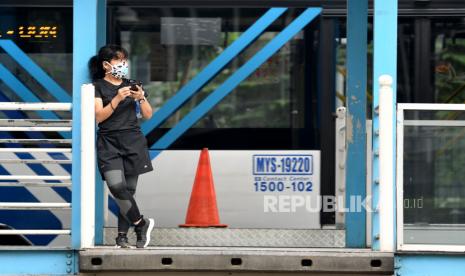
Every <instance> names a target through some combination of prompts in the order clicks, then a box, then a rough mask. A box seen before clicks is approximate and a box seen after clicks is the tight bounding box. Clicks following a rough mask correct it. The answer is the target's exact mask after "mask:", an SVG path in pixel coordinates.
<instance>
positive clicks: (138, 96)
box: [131, 84, 145, 101]
mask: <svg viewBox="0 0 465 276" xmlns="http://www.w3.org/2000/svg"><path fill="white" fill-rule="evenodd" d="M136 87H137V91H134V90H131V97H132V98H134V99H135V100H138V101H139V100H142V99H143V98H144V94H145V93H144V90H142V87H140V86H139V85H137V84H136Z"/></svg>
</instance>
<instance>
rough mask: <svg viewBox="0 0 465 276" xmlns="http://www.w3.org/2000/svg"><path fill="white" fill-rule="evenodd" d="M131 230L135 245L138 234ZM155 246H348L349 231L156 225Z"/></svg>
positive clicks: (109, 241)
mask: <svg viewBox="0 0 465 276" xmlns="http://www.w3.org/2000/svg"><path fill="white" fill-rule="evenodd" d="M131 232H132V229H131V230H130V232H129V235H128V237H129V240H130V242H131V244H135V234H133V233H131ZM116 236H117V230H116V228H105V230H104V239H105V241H104V244H105V245H114V244H115V237H116ZM150 245H151V246H168V247H170V246H174V247H178V246H217V247H228V246H234V247H236V246H244V247H291V248H292V247H302V248H344V247H345V231H344V230H338V229H247V228H155V229H154V230H153V232H152V239H151V242H150Z"/></svg>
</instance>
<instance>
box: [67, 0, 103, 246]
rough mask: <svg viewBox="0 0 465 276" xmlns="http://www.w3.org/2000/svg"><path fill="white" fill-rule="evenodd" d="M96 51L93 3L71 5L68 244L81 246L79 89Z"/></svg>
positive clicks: (92, 0) (88, 0) (80, 1)
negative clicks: (71, 68)
mask: <svg viewBox="0 0 465 276" xmlns="http://www.w3.org/2000/svg"><path fill="white" fill-rule="evenodd" d="M96 48H97V0H74V1H73V132H72V137H73V140H72V141H73V142H72V147H73V155H72V160H73V162H72V199H71V202H72V222H71V244H72V247H73V248H74V249H77V248H79V247H80V245H81V165H80V162H81V153H80V148H81V138H80V137H81V95H80V93H81V85H82V84H84V83H89V81H90V80H89V77H88V76H89V73H88V69H87V62H88V61H89V59H90V58H91V57H92V56H93V55H95V49H96Z"/></svg>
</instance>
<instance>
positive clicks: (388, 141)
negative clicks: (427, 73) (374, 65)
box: [376, 75, 394, 252]
mask: <svg viewBox="0 0 465 276" xmlns="http://www.w3.org/2000/svg"><path fill="white" fill-rule="evenodd" d="M379 87H380V88H379V200H378V205H377V206H376V209H377V210H378V213H379V245H380V250H381V251H391V252H392V251H393V250H394V232H393V230H392V229H393V228H394V189H393V184H394V175H393V171H394V155H393V152H394V132H393V124H392V118H393V115H394V114H393V111H394V110H393V108H392V106H393V97H392V94H393V92H392V77H391V76H389V75H382V76H380V77H379Z"/></svg>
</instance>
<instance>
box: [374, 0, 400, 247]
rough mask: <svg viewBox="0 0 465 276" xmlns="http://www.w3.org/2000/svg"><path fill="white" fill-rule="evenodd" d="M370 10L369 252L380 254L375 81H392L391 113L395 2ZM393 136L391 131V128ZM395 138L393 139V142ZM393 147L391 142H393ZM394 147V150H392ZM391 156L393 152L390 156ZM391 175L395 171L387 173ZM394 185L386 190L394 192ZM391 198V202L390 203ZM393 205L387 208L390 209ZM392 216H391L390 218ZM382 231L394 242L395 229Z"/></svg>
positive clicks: (380, 0)
mask: <svg viewBox="0 0 465 276" xmlns="http://www.w3.org/2000/svg"><path fill="white" fill-rule="evenodd" d="M373 2H374V10H373V48H374V49H373V80H374V81H373V135H372V137H373V139H372V143H373V144H372V146H373V160H372V164H373V171H372V178H373V184H372V186H371V187H372V194H373V196H372V206H373V208H374V212H372V248H373V250H380V249H381V246H380V236H381V231H380V230H381V227H380V216H379V213H378V212H376V206H380V204H379V199H380V197H381V195H380V191H379V188H380V185H379V182H380V175H379V169H380V168H381V166H380V164H379V156H377V153H379V146H380V141H379V117H378V115H379V103H380V99H379V82H378V81H377V80H378V79H379V77H380V76H382V75H386V74H387V75H389V76H391V77H392V80H393V81H392V90H393V93H392V95H391V96H392V105H391V108H392V109H393V110H394V109H395V108H396V107H395V104H396V101H397V100H396V91H397V88H396V79H397V47H396V45H397V8H398V3H397V2H398V0H374V1H373ZM395 122H396V121H395V115H393V117H392V118H391V124H392V125H393V126H394V125H395ZM393 131H394V132H395V129H394V128H393ZM394 138H395V137H393V139H394ZM394 145H395V140H394ZM394 147H395V146H394ZM391 154H392V155H393V156H395V154H396V153H395V152H392V153H391ZM391 173H392V174H393V175H395V173H396V172H395V171H394V170H393V171H392V172H391ZM393 186H394V184H392V185H391V186H390V187H392V188H393V189H394V187H393ZM394 200H395V197H394V198H393V201H394ZM393 205H394V203H393V204H392V205H391V206H393ZM395 216H396V214H395V213H394V217H395ZM384 231H391V232H393V233H394V239H395V238H396V229H395V227H392V228H391V229H385V230H384Z"/></svg>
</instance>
